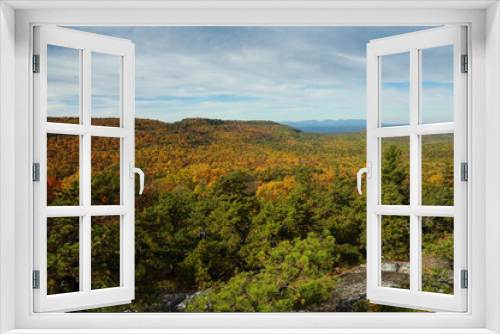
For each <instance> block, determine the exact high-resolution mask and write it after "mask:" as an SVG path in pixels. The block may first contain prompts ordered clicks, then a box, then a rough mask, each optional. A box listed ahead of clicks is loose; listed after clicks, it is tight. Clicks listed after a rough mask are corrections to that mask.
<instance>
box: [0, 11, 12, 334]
mask: <svg viewBox="0 0 500 334" xmlns="http://www.w3.org/2000/svg"><path fill="white" fill-rule="evenodd" d="M14 27H15V12H14V10H13V9H12V7H10V6H8V5H6V4H5V3H0V44H1V45H2V47H1V48H0V272H1V273H2V275H1V276H0V333H3V332H5V331H7V330H10V329H13V328H14V319H15V317H14V310H15V308H14V300H15V298H14V297H15V295H14V291H15V290H14V286H15V281H14V272H15V270H14V258H13V257H12V254H14V250H15V248H14V238H12V235H13V234H14V221H15V220H14V212H15V210H14V209H15V205H14V193H15V184H14V180H15V178H14V166H15V151H14V136H15V133H14V128H15V114H14V97H15V96H14V95H15V90H14V88H15V87H14V82H13V80H14V69H15V66H14V65H15V53H14V51H15V33H14V31H15V28H14Z"/></svg>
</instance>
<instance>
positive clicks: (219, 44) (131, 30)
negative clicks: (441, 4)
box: [48, 27, 453, 124]
mask: <svg viewBox="0 0 500 334" xmlns="http://www.w3.org/2000/svg"><path fill="white" fill-rule="evenodd" d="M71 29H78V30H82V31H88V32H93V33H98V34H103V35H109V36H115V37H120V38H125V39H130V40H132V42H133V43H135V45H136V117H137V118H149V119H159V120H162V121H166V122H174V121H179V120H182V119H184V118H192V117H206V118H220V119H235V120H257V119H259V120H273V121H300V120H311V119H315V120H325V119H365V118H366V57H365V54H366V44H367V43H368V42H369V41H370V40H371V39H377V38H382V37H387V36H392V35H398V34H403V33H408V32H413V31H418V30H422V29H428V28H427V27H71ZM72 52H73V53H72ZM437 55H439V57H437ZM399 56H400V55H397V56H388V57H394V58H398V57H399ZM423 56H424V58H423V70H422V72H423V78H422V80H423V81H424V83H423V93H422V94H423V96H422V101H423V107H422V108H423V110H424V111H423V119H424V122H436V121H446V120H449V118H450V115H452V101H453V99H452V97H453V95H452V92H453V77H452V75H451V77H450V73H451V72H450V69H451V67H450V66H451V65H450V59H451V56H452V50H451V48H450V47H443V48H441V49H439V50H438V49H436V50H425V53H424V54H423ZM77 57H78V56H77V55H76V56H75V53H74V50H64V49H62V48H58V47H51V48H50V49H49V60H48V67H49V68H48V81H49V82H48V85H49V88H48V95H49V105H48V113H49V115H52V116H64V115H71V114H72V113H74V112H75V109H74V108H75V106H77V105H78V102H77V101H78V100H77V89H78V66H77V64H78V60H77V59H78V58H77ZM114 58H116V57H113V56H107V57H106V56H104V57H100V56H99V57H98V55H93V58H92V59H93V63H92V95H93V97H92V106H93V108H92V111H93V115H94V116H96V117H110V116H111V117H112V116H114V115H115V114H116V112H117V108H118V105H119V104H118V95H117V92H118V90H117V89H118V87H119V86H118V78H119V76H118V67H117V66H118V65H117V64H118V63H117V59H114ZM399 58H401V59H395V60H390V61H389V60H388V61H384V59H383V61H382V75H383V77H382V81H383V91H382V97H383V104H382V108H383V109H382V110H383V122H385V123H392V124H402V123H405V122H406V119H407V118H408V117H407V108H408V107H407V104H408V87H407V86H408V84H407V82H408V64H407V61H405V60H404V57H399ZM426 59H427V61H426ZM450 101H451V102H450ZM450 103H451V104H450ZM72 108H73V109H72ZM384 111H385V112H384ZM76 112H77V109H76ZM426 115H428V116H426ZM451 117H452V116H451Z"/></svg>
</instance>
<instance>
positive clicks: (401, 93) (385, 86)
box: [380, 52, 410, 126]
mask: <svg viewBox="0 0 500 334" xmlns="http://www.w3.org/2000/svg"><path fill="white" fill-rule="evenodd" d="M380 58H381V65H380V66H381V69H380V72H381V81H382V82H381V85H382V86H381V88H380V89H381V94H380V98H381V104H380V105H381V115H382V126H395V125H409V124H410V53H409V52H404V53H398V54H393V55H387V56H382V57H380Z"/></svg>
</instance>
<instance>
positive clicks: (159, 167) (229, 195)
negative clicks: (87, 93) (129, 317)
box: [47, 118, 453, 312]
mask: <svg viewBox="0 0 500 334" xmlns="http://www.w3.org/2000/svg"><path fill="white" fill-rule="evenodd" d="M48 121H50V122H63V123H74V122H75V120H74V119H70V118H52V119H49V120H48ZM116 121H117V120H116V119H99V120H98V122H97V123H98V124H94V123H93V125H103V126H109V125H114V124H116ZM135 136H136V137H135V138H136V151H135V152H136V158H135V165H136V166H137V167H140V168H141V169H142V170H143V171H144V172H145V174H146V186H145V190H144V194H143V195H141V196H139V195H138V194H136V197H135V198H136V209H135V210H136V213H135V233H136V234H135V257H136V260H135V266H136V267H135V275H136V278H135V284H136V298H135V300H134V301H133V302H132V303H131V304H128V305H121V306H113V307H108V308H101V309H96V310H91V311H93V312H121V311H128V312H169V311H172V309H171V308H169V307H167V306H165V305H164V304H162V303H160V302H159V300H160V299H161V298H162V296H165V295H166V294H170V295H175V294H181V293H183V294H188V295H196V298H191V299H189V300H188V302H187V305H186V308H185V311H187V312H297V311H304V310H305V311H308V310H318V309H319V308H318V305H322V304H325V303H327V302H328V300H330V299H331V298H332V296H333V295H334V294H335V293H336V292H337V291H336V288H337V287H339V286H340V284H341V281H342V277H343V275H345V273H346V272H349V271H350V270H353V268H359V267H360V266H363V264H365V263H366V196H365V194H364V193H363V194H362V195H359V194H358V193H357V190H356V173H357V171H358V170H359V169H360V168H361V167H363V166H364V165H365V161H366V131H358V132H351V133H341V134H319V133H305V132H302V131H300V130H297V129H295V128H292V127H290V126H286V125H281V124H278V123H274V122H271V121H225V120H215V119H201V118H198V119H184V120H182V121H180V122H176V123H164V122H161V121H156V120H147V119H136V134H135ZM79 146H80V139H79V137H78V136H71V135H54V134H49V135H48V137H47V205H48V206H62V205H78V203H79V188H80V186H81V185H80V184H79V168H80V166H79ZM119 162H120V140H119V139H115V138H95V137H94V138H92V185H91V187H92V188H91V189H92V204H93V205H110V204H119V203H120V166H119ZM409 163H410V162H409V139H408V138H390V139H382V204H391V205H402V204H409ZM422 174H423V175H422V204H423V205H449V206H452V205H453V135H452V134H450V135H428V136H423V138H422ZM136 182H137V184H136V190H137V189H138V180H136ZM363 189H366V184H365V182H363ZM119 222H120V220H119V217H94V218H93V220H92V250H93V253H92V288H93V289H101V288H107V287H115V286H119V284H120V282H119V280H120V279H119V276H120V275H119V271H120V263H119V262H120V256H119V245H120V240H119ZM78 225H79V220H78V218H49V219H48V221H47V230H48V232H47V233H48V234H47V240H48V241H47V261H48V268H47V272H48V273H47V275H48V283H47V285H48V294H57V293H67V292H73V291H78V289H79V282H78V275H79V260H78V254H79V240H78V239H79V227H78ZM382 229H383V231H382V262H386V263H389V264H390V263H395V262H398V263H408V262H409V247H410V245H409V219H408V217H395V216H384V217H382ZM422 239H423V242H422V254H423V255H422V256H423V258H422V288H423V290H425V291H429V292H439V293H447V294H453V276H452V273H453V219H452V218H437V217H422ZM382 284H384V282H382ZM408 286H409V282H408V281H405V282H403V283H402V284H401V286H399V288H408ZM351 311H357V312H376V311H399V312H401V311H413V310H409V309H403V308H396V307H387V306H380V305H373V304H370V303H369V302H368V301H366V300H360V301H359V302H357V303H356V304H355V305H354V306H353V307H352V309H351Z"/></svg>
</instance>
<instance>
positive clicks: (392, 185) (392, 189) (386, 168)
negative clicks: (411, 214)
mask: <svg viewBox="0 0 500 334" xmlns="http://www.w3.org/2000/svg"><path fill="white" fill-rule="evenodd" d="M381 141H382V143H381V146H382V172H381V177H382V179H381V191H382V204H383V205H409V204H410V137H394V138H382V139H381Z"/></svg>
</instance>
